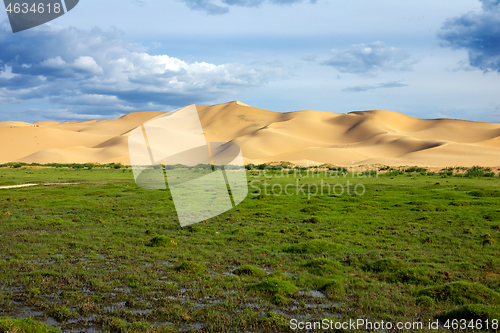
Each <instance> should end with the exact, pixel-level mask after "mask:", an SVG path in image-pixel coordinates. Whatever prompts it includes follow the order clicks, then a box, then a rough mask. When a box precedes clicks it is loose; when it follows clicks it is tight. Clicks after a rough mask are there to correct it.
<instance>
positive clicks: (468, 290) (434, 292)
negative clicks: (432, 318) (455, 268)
mask: <svg viewBox="0 0 500 333" xmlns="http://www.w3.org/2000/svg"><path fill="white" fill-rule="evenodd" d="M418 295H419V296H429V297H432V298H433V299H435V300H438V301H450V302H453V303H455V304H467V303H482V304H498V303H500V294H498V293H497V292H495V291H493V290H491V289H490V288H488V287H486V286H484V285H482V284H479V283H471V282H462V281H460V282H452V283H447V284H443V285H439V286H435V287H428V288H425V289H422V290H420V291H419V293H418Z"/></svg>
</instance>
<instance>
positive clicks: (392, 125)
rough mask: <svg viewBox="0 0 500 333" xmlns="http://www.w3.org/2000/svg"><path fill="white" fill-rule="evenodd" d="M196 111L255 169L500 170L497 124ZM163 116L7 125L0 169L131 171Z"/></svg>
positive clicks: (213, 134) (239, 108) (235, 109)
mask: <svg viewBox="0 0 500 333" xmlns="http://www.w3.org/2000/svg"><path fill="white" fill-rule="evenodd" d="M196 107H197V110H198V114H199V116H200V120H201V124H202V126H203V130H204V133H205V137H206V139H207V141H209V142H212V141H218V142H220V141H224V142H226V141H231V142H233V143H236V144H237V145H239V146H240V148H241V150H242V153H243V157H244V159H245V163H247V164H249V163H254V164H260V163H267V162H279V161H287V162H292V163H295V164H299V165H319V164H324V163H329V164H333V165H343V166H345V165H368V164H383V165H391V166H401V165H418V166H425V167H447V166H464V167H467V166H473V165H481V166H490V167H497V166H500V124H497V123H482V122H472V121H464V120H455V119H418V118H413V117H410V116H407V115H404V114H401V113H397V112H392V111H384V110H372V111H356V112H349V113H347V114H342V113H331V112H322V111H310V110H306V111H295V112H288V113H280V112H273V111H267V110H263V109H258V108H254V107H251V106H248V105H246V104H243V103H241V102H237V101H234V102H230V103H225V104H218V105H212V106H196ZM162 114H164V112H155V111H149V112H136V113H129V114H126V115H124V116H122V117H120V118H117V119H111V120H103V121H98V120H95V119H92V120H87V121H83V122H62V123H60V122H54V121H41V122H37V123H34V124H29V123H23V122H14V121H4V122H0V140H1V142H2V148H1V149H0V163H6V162H13V161H19V162H28V163H32V162H37V163H50V162H55V163H73V162H74V163H87V162H93V163H110V162H121V163H123V164H130V158H129V155H128V134H129V133H130V132H131V131H132V130H133V129H134V128H136V127H137V126H140V125H141V124H143V123H144V122H145V121H147V120H150V119H152V118H154V117H156V116H159V115H162ZM166 144H168V143H166ZM171 144H175V142H172V143H171Z"/></svg>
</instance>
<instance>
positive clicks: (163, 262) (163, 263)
mask: <svg viewBox="0 0 500 333" xmlns="http://www.w3.org/2000/svg"><path fill="white" fill-rule="evenodd" d="M156 263H157V264H158V265H165V266H169V267H173V266H174V263H173V262H171V261H169V260H156Z"/></svg>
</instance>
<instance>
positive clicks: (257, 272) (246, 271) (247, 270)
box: [233, 265, 266, 276]
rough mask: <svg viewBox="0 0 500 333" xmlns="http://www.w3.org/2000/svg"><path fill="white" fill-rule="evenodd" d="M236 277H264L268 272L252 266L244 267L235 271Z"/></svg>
mask: <svg viewBox="0 0 500 333" xmlns="http://www.w3.org/2000/svg"><path fill="white" fill-rule="evenodd" d="M233 274H236V275H249V276H264V275H266V272H265V271H264V270H262V269H260V268H257V267H255V266H252V265H243V266H240V267H238V268H236V269H235V270H234V271H233Z"/></svg>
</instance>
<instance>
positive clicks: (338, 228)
mask: <svg viewBox="0 0 500 333" xmlns="http://www.w3.org/2000/svg"><path fill="white" fill-rule="evenodd" d="M407 171H411V172H408V173H401V172H399V171H395V170H388V171H387V173H385V174H380V175H379V176H378V177H376V176H373V175H372V177H367V176H362V177H359V175H356V174H352V173H345V174H342V173H340V174H339V173H337V174H336V176H335V174H333V173H328V174H325V173H321V175H319V176H318V175H316V176H314V177H313V176H312V175H311V174H310V173H309V174H305V173H300V174H290V175H288V174H287V175H284V174H281V173H280V172H277V174H275V172H274V171H273V172H271V171H268V172H266V174H265V175H264V174H263V172H262V171H260V172H257V171H249V172H248V173H247V175H248V180H249V181H250V183H249V190H250V193H249V195H248V197H247V198H246V199H245V201H243V203H241V204H240V205H239V206H237V207H236V208H234V209H232V210H231V211H228V212H226V213H224V214H222V215H220V216H217V217H214V218H212V219H210V220H208V221H205V222H202V223H198V224H195V225H193V226H191V227H187V228H181V227H180V226H179V222H178V220H177V216H176V213H175V208H174V205H173V202H172V199H171V196H170V193H169V191H168V190H166V191H165V190H144V189H141V188H139V187H137V186H136V185H135V183H134V179H133V176H132V172H131V170H130V169H124V168H122V167H121V166H119V167H113V166H111V167H109V168H90V169H89V168H85V167H69V168H38V167H25V166H22V165H21V166H19V167H4V168H0V176H1V177H0V186H5V185H15V184H25V183H33V182H35V183H37V182H39V183H77V184H73V185H59V186H35V187H28V188H17V189H8V190H7V189H5V190H0V235H1V237H0V315H1V317H0V332H10V331H12V332H52V331H53V330H52V329H51V328H49V327H47V326H45V325H43V324H41V323H37V322H36V321H39V322H44V323H46V324H48V325H50V326H52V327H56V328H58V329H61V330H62V331H70V330H73V329H74V330H75V331H82V332H91V331H92V330H94V332H95V331H97V332H101V331H103V332H104V331H107V332H177V331H179V330H184V331H191V332H231V331H232V332H244V331H249V332H288V331H293V330H292V329H291V324H290V323H291V322H290V321H291V320H292V319H296V320H297V321H301V322H314V321H321V320H323V319H328V322H329V323H332V325H334V323H335V322H340V323H342V322H345V321H349V319H352V320H357V319H360V318H364V319H365V320H368V319H369V320H370V321H371V322H373V323H374V322H380V321H382V320H383V321H384V322H388V321H389V322H392V323H394V324H395V323H396V322H408V323H415V322H417V323H418V322H421V323H423V328H424V329H422V330H417V329H413V328H412V329H406V330H404V329H403V330H392V331H394V332H395V331H398V332H416V331H431V330H427V329H426V328H427V327H428V323H429V320H430V321H431V322H436V320H439V323H440V325H446V322H447V320H449V321H448V323H449V324H450V325H451V323H452V320H453V319H466V320H467V325H469V326H466V327H465V328H464V329H463V330H462V331H464V332H465V331H471V332H472V331H478V329H477V328H478V327H477V323H478V320H481V321H482V323H483V325H482V329H483V330H486V325H485V324H484V323H485V322H486V321H488V325H489V326H488V330H489V331H496V330H495V327H494V324H493V323H494V322H495V320H500V308H499V307H498V304H500V258H499V253H500V245H499V241H500V205H499V200H500V192H499V185H500V178H499V177H498V176H496V175H495V174H489V172H487V173H486V174H485V173H481V172H478V173H476V174H472V173H473V172H475V171H477V170H475V171H474V170H472V171H471V174H470V175H467V174H466V171H464V175H462V176H461V177H456V176H453V170H452V171H451V173H450V170H445V171H443V172H442V173H441V174H433V173H429V174H427V173H425V171H424V170H421V169H418V168H413V169H410V170H407ZM485 175H486V177H485ZM348 182H349V183H348ZM321 184H328V186H330V189H331V191H330V193H329V194H328V192H327V188H324V189H323V190H324V191H323V192H324V193H323V194H321V193H320V192H319V193H317V194H316V195H314V189H316V188H315V187H314V185H318V186H321ZM286 185H290V186H289V187H288V193H292V195H286V194H284V193H283V192H281V191H282V190H283V189H284V188H285V186H286ZM356 185H358V187H356ZM361 185H362V186H361ZM301 186H302V187H301ZM334 186H335V187H334ZM308 188H309V189H312V190H313V192H312V193H308ZM348 188H349V193H348V192H347V191H348V190H347V189H348ZM317 189H320V187H318V188H317ZM341 189H342V190H343V192H342V193H340V190H341ZM280 190H281V191H280ZM302 190H304V192H302ZM320 191H321V190H320ZM27 317H32V319H24V320H21V318H27ZM13 318H18V319H13ZM330 320H331V322H330ZM471 320H472V325H473V326H474V327H473V326H470V323H471ZM497 323H498V321H497ZM26 327H31V328H26ZM441 327H442V328H447V327H443V326H441ZM497 327H498V326H497ZM450 328H452V327H451V326H450ZM473 328H474V329H473ZM295 331H297V330H295ZM323 331H337V332H340V331H342V332H343V331H350V330H349V329H343V330H342V329H338V330H335V329H330V330H323ZM357 331H358V332H359V331H364V329H358V330H357ZM386 331H391V330H386ZM432 331H433V332H436V330H432Z"/></svg>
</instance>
